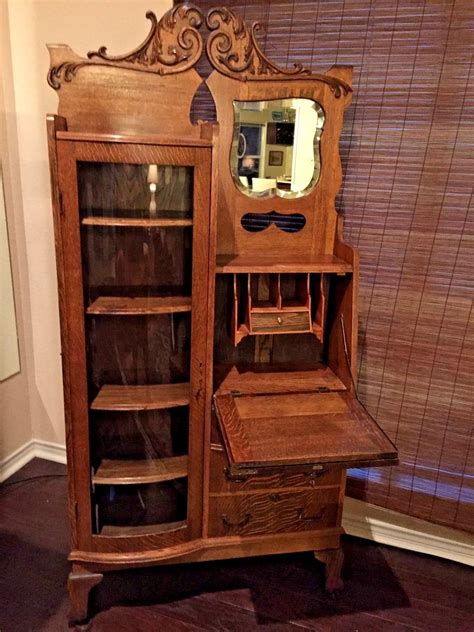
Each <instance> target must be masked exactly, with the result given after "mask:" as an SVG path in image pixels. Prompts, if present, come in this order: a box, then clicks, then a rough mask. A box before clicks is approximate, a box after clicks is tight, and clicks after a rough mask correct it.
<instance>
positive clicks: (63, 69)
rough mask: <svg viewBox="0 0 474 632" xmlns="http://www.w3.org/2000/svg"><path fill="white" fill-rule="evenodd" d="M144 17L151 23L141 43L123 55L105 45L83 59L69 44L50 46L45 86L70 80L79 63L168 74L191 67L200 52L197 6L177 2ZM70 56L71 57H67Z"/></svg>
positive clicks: (200, 21) (80, 64)
mask: <svg viewBox="0 0 474 632" xmlns="http://www.w3.org/2000/svg"><path fill="white" fill-rule="evenodd" d="M146 17H147V18H148V19H149V20H150V22H151V30H150V33H149V34H148V37H147V38H146V39H145V41H144V42H143V44H141V45H140V46H138V47H137V48H135V49H134V50H133V51H131V52H130V53H126V54H125V55H117V56H112V55H108V53H107V48H106V47H105V46H101V47H100V48H99V50H98V51H91V52H90V53H88V54H87V59H84V58H83V57H79V56H78V55H75V54H74V53H73V52H72V51H71V49H70V48H69V47H67V46H66V47H63V46H61V47H50V51H51V57H52V65H51V67H50V69H49V72H48V83H49V85H50V86H51V87H52V88H54V89H55V90H58V89H59V88H60V87H61V83H62V81H72V79H73V78H74V76H75V75H76V73H77V71H78V70H79V68H82V67H83V66H93V65H95V66H113V67H116V68H126V69H127V68H128V69H130V70H138V71H141V72H150V73H156V74H159V75H168V74H173V73H178V72H184V71H185V70H188V68H192V67H193V66H194V65H195V64H196V62H197V61H198V60H199V59H200V57H201V55H202V52H203V42H202V37H201V35H200V33H199V31H198V30H197V29H199V27H200V26H201V24H202V23H203V17H202V14H201V12H200V11H199V9H197V8H196V7H194V6H191V5H187V4H180V5H178V6H176V7H174V8H173V9H171V10H170V11H168V12H167V13H165V14H164V16H163V17H162V18H161V20H160V21H158V20H157V18H156V15H155V14H154V13H153V12H152V11H148V12H147V14H146ZM66 51H67V53H68V58H67V59H65V60H60V61H59V63H57V64H56V65H53V63H54V61H55V59H54V58H53V52H54V53H55V55H56V57H57V56H58V54H60V53H61V52H63V53H66ZM71 56H73V57H75V58H73V59H71Z"/></svg>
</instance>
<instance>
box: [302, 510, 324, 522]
mask: <svg viewBox="0 0 474 632" xmlns="http://www.w3.org/2000/svg"><path fill="white" fill-rule="evenodd" d="M325 509H326V507H323V508H322V509H321V511H318V513H317V514H315V515H314V516H305V513H304V509H303V508H301V509H299V510H298V520H302V521H303V522H316V521H317V520H321V518H322V517H323V515H324V510H325Z"/></svg>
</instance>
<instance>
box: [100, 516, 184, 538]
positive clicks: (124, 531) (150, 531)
mask: <svg viewBox="0 0 474 632" xmlns="http://www.w3.org/2000/svg"><path fill="white" fill-rule="evenodd" d="M186 527H187V522H186V520H180V521H179V522H165V523H162V524H147V525H139V526H132V527H127V526H122V527H117V526H114V525H104V526H103V527H102V529H101V531H100V535H106V536H112V537H120V536H130V535H155V534H158V533H168V532H170V531H180V530H181V529H185V528H186Z"/></svg>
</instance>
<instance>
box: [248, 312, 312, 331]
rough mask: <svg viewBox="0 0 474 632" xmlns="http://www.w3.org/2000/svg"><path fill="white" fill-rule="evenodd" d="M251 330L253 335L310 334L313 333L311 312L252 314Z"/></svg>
mask: <svg viewBox="0 0 474 632" xmlns="http://www.w3.org/2000/svg"><path fill="white" fill-rule="evenodd" d="M250 330H251V332H252V333H257V332H259V333H260V332H265V331H268V332H271V333H279V332H281V333H283V332H285V333H288V332H301V331H308V332H309V331H311V321H310V313H309V311H294V312H290V311H279V312H266V313H263V312H257V313H254V312H252V313H251V315H250Z"/></svg>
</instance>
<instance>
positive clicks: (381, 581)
mask: <svg viewBox="0 0 474 632" xmlns="http://www.w3.org/2000/svg"><path fill="white" fill-rule="evenodd" d="M63 473H65V468H64V466H62V465H58V464H54V463H49V462H47V461H41V460H39V459H35V460H34V461H32V462H31V463H29V464H28V465H27V466H25V467H24V468H23V469H22V470H21V471H20V472H18V473H17V474H16V475H15V476H14V477H12V478H11V479H9V481H7V483H10V482H12V481H14V480H18V479H23V478H26V477H30V476H38V475H42V474H63ZM67 552H68V529H67V522H66V479H65V478H64V477H60V478H44V479H38V480H35V481H31V482H27V483H23V484H20V485H14V486H9V487H2V486H0V560H1V561H0V565H1V566H0V630H1V632H30V631H32V632H36V631H39V632H62V631H66V630H67V623H66V621H67V619H66V616H67V610H68V599H67V593H66V578H67V574H68V572H69V565H68V562H67V561H66V556H67ZM345 552H346V565H345V571H344V575H345V580H346V588H345V590H344V592H343V593H342V594H341V595H340V596H339V597H338V598H336V599H332V598H330V597H328V596H327V595H326V594H325V593H324V591H323V566H322V565H320V564H318V563H317V562H315V561H314V559H313V558H312V555H311V554H298V555H280V556H272V557H266V558H254V559H247V560H230V561H223V562H212V563H202V564H193V565H188V566H178V565H177V566H170V567H161V568H155V569H142V570H139V571H138V570H137V571H125V572H122V573H110V574H107V575H106V576H105V579H104V581H103V582H102V584H101V585H100V586H99V587H98V588H97V589H96V591H95V594H94V595H93V604H92V605H93V608H92V612H93V617H92V620H91V623H90V626H89V629H90V630H91V631H92V632H153V631H154V630H158V631H159V632H181V631H187V632H193V631H197V630H215V631H218V632H221V631H229V632H234V631H235V632H253V631H262V632H267V631H268V632H270V631H271V632H281V631H284V630H288V631H290V632H291V631H295V632H298V631H300V632H302V631H303V630H317V631H325V632H326V631H337V632H339V631H342V632H345V631H352V632H356V631H358V632H372V631H377V632H380V631H382V632H385V631H386V630H387V631H389V632H399V631H400V632H401V631H405V632H406V631H407V630H430V631H436V632H438V631H441V632H443V631H446V632H452V631H456V632H457V631H459V632H468V631H469V632H472V630H474V572H473V571H472V569H470V568H467V567H465V566H462V565H460V564H456V563H454V562H449V561H446V560H440V559H436V558H430V557H428V556H424V555H420V554H416V553H410V552H407V551H402V550H398V549H395V548H392V547H387V546H381V545H377V544H374V543H370V542H366V541H363V540H358V539H356V538H349V537H347V538H346V539H345Z"/></svg>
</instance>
